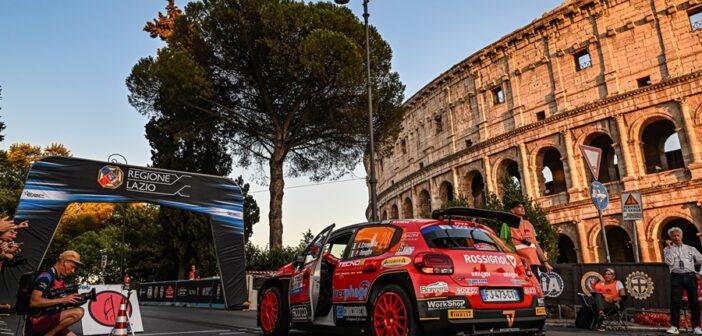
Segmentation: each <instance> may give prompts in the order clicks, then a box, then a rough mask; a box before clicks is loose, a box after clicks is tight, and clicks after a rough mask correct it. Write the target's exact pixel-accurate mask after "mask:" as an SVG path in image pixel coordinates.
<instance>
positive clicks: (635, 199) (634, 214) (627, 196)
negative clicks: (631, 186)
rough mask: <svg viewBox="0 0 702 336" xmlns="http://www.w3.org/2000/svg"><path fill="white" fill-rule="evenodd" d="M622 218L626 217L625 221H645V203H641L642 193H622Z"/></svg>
mask: <svg viewBox="0 0 702 336" xmlns="http://www.w3.org/2000/svg"><path fill="white" fill-rule="evenodd" d="M622 216H623V217H624V220H642V219H643V202H641V193H637V192H625V193H622Z"/></svg>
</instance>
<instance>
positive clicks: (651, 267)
mask: <svg viewBox="0 0 702 336" xmlns="http://www.w3.org/2000/svg"><path fill="white" fill-rule="evenodd" d="M553 266H554V270H553V272H552V273H546V274H545V275H544V276H542V278H541V287H542V288H543V290H544V294H545V296H546V303H547V304H552V305H559V304H560V305H580V304H581V299H580V298H579V297H578V293H584V294H586V295H590V290H591V288H590V287H589V286H590V285H589V284H590V283H591V280H594V279H597V278H598V277H600V276H601V274H603V270H604V269H605V268H607V267H609V268H612V269H614V271H615V273H616V278H617V280H619V281H621V282H622V283H623V284H624V287H625V288H626V293H627V295H628V296H629V299H628V302H627V304H626V305H627V307H629V308H632V309H641V310H643V309H646V310H649V309H658V310H667V309H669V307H670V271H669V269H668V265H666V264H664V263H638V264H636V263H611V264H555V265H553Z"/></svg>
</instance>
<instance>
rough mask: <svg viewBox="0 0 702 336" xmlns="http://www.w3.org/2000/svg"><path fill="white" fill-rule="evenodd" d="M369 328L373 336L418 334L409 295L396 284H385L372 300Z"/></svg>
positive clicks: (408, 335) (409, 335)
mask: <svg viewBox="0 0 702 336" xmlns="http://www.w3.org/2000/svg"><path fill="white" fill-rule="evenodd" d="M373 302H374V304H373V308H372V313H371V325H370V329H371V332H372V334H373V335H374V336H397V335H399V336H414V335H420V332H419V329H418V327H419V325H418V323H417V319H416V317H415V314H414V310H413V309H412V306H411V305H410V302H412V301H411V300H410V297H409V295H407V292H406V291H405V290H404V289H402V287H400V286H397V285H387V286H385V287H383V289H381V290H380V291H379V292H378V294H377V295H376V297H375V300H373Z"/></svg>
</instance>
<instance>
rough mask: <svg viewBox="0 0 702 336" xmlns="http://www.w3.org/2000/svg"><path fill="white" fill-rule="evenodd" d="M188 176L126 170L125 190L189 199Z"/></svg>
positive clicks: (136, 169) (143, 170)
mask: <svg viewBox="0 0 702 336" xmlns="http://www.w3.org/2000/svg"><path fill="white" fill-rule="evenodd" d="M191 177H192V176H190V175H184V174H183V175H178V174H176V173H166V172H160V171H153V170H148V169H138V168H129V170H127V176H126V185H127V187H126V188H127V190H129V191H134V192H140V193H146V194H156V195H169V196H180V197H190V185H189V184H187V183H188V179H189V178H191ZM222 214H223V215H227V216H232V217H236V216H237V214H236V213H234V212H232V213H231V214H229V213H227V211H223V213H222Z"/></svg>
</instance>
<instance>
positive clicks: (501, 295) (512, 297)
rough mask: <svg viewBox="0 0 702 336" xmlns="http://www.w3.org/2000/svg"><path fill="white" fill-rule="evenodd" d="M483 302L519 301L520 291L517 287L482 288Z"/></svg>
mask: <svg viewBox="0 0 702 336" xmlns="http://www.w3.org/2000/svg"><path fill="white" fill-rule="evenodd" d="M480 295H481V296H482V297H483V302H517V301H519V293H517V290H516V289H482V290H481V291H480Z"/></svg>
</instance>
